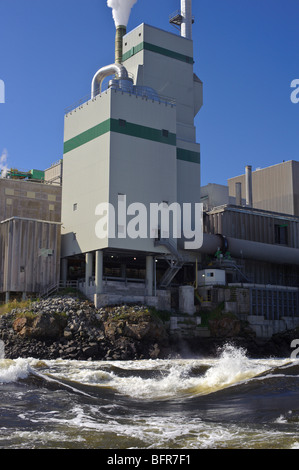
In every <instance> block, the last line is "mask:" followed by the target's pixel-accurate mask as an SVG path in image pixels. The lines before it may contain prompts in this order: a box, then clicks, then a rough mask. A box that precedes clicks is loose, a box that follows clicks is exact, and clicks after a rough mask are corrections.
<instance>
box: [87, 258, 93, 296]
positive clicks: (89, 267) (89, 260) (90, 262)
mask: <svg viewBox="0 0 299 470" xmlns="http://www.w3.org/2000/svg"><path fill="white" fill-rule="evenodd" d="M92 261H93V256H92V253H86V255H85V293H86V295H87V294H88V287H89V279H90V278H91V276H92Z"/></svg>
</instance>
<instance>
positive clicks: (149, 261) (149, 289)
mask: <svg viewBox="0 0 299 470" xmlns="http://www.w3.org/2000/svg"><path fill="white" fill-rule="evenodd" d="M153 282H154V261H153V257H152V256H147V257H146V279H145V288H146V295H148V296H152V295H153Z"/></svg>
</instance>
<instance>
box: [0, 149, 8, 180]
mask: <svg viewBox="0 0 299 470" xmlns="http://www.w3.org/2000/svg"><path fill="white" fill-rule="evenodd" d="M7 169H8V168H7V150H6V149H4V150H3V152H2V155H1V157H0V178H6V175H7Z"/></svg>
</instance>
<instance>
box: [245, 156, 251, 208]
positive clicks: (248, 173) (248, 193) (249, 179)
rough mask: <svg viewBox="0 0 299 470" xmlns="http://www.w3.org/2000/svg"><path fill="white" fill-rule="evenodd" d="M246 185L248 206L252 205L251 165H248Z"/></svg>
mask: <svg viewBox="0 0 299 470" xmlns="http://www.w3.org/2000/svg"><path fill="white" fill-rule="evenodd" d="M245 185H246V206H248V207H252V167H251V165H247V166H246V171H245Z"/></svg>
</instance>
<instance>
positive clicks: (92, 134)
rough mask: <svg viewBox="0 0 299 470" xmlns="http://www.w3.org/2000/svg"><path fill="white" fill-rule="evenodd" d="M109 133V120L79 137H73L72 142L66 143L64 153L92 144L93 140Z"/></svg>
mask: <svg viewBox="0 0 299 470" xmlns="http://www.w3.org/2000/svg"><path fill="white" fill-rule="evenodd" d="M109 131H110V119H107V120H106V121H103V122H101V124H98V125H97V126H94V127H92V128H91V129H88V130H87V131H85V132H82V133H81V134H79V135H77V136H76V137H73V138H72V139H70V140H67V141H66V142H65V143H64V148H63V153H67V152H70V151H71V150H74V149H76V148H78V147H81V145H84V144H86V143H87V142H90V141H91V140H94V139H96V138H97V137H100V136H101V135H103V134H106V133H107V132H109Z"/></svg>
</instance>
